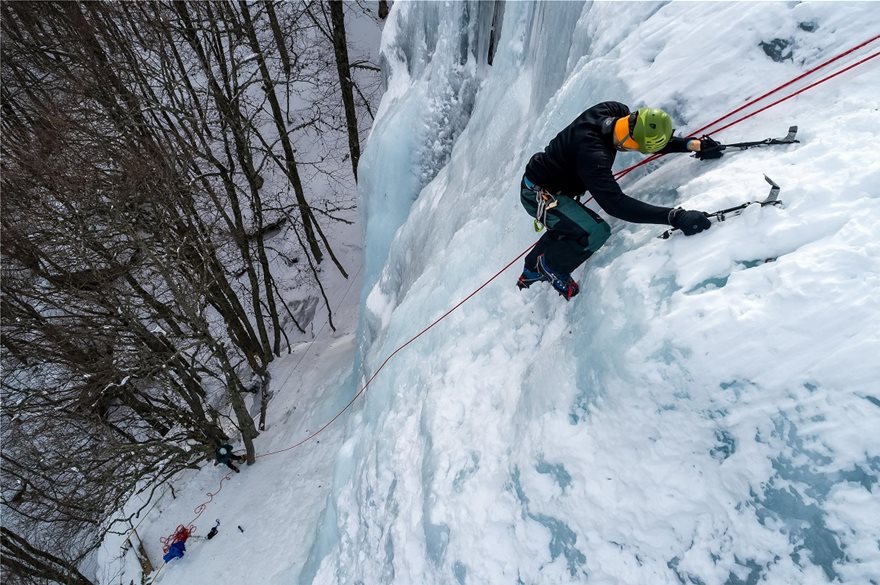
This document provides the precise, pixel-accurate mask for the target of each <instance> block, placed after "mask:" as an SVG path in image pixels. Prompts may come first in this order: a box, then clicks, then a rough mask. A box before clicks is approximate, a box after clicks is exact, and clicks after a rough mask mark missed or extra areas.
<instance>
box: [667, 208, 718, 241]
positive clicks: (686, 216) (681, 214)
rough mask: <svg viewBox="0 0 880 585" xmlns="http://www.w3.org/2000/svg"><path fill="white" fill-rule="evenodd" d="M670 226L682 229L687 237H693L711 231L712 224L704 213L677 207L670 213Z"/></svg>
mask: <svg viewBox="0 0 880 585" xmlns="http://www.w3.org/2000/svg"><path fill="white" fill-rule="evenodd" d="M669 225H671V226H672V227H674V228H678V229H680V230H681V231H682V232H683V233H684V235H686V236H692V235H694V234H698V233H700V232H701V231H703V230H707V229H709V227H710V226H711V225H712V222H711V221H709V218H708V216H707V215H706V214H705V213H704V212H702V211H685V210H684V209H682V208H681V207H676V208H675V209H673V210H672V211H670V212H669Z"/></svg>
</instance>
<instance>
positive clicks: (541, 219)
mask: <svg viewBox="0 0 880 585" xmlns="http://www.w3.org/2000/svg"><path fill="white" fill-rule="evenodd" d="M523 185H525V186H526V189H528V190H530V191H534V193H535V203H536V205H537V211H536V212H535V221H534V225H535V231H536V232H540V231H541V230H543V229H544V226H546V225H547V212H548V211H549V210H551V209H553V208H554V207H556V206H557V205H559V200H557V199H556V197H555V196H554V195H553V194H552V193H550V192H549V191H548V190H547V189H545V188H543V187H540V186H538V185H536V184H535V183H533V182H532V181H530V180H529V178H528V177H526V176H525V175H523Z"/></svg>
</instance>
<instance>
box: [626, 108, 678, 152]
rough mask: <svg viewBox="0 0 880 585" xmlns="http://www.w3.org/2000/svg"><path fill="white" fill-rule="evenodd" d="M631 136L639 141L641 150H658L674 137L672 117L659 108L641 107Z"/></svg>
mask: <svg viewBox="0 0 880 585" xmlns="http://www.w3.org/2000/svg"><path fill="white" fill-rule="evenodd" d="M631 136H632V139H633V140H635V141H636V143H638V145H639V151H640V152H642V153H644V154H650V153H652V152H657V151H658V150H661V149H662V148H663V147H664V146H666V144H667V143H668V142H669V139H670V138H672V118H670V117H669V114H667V113H666V112H664V111H663V110H660V109H658V108H641V109H639V111H638V116H637V117H636V123H635V126H634V127H633V129H632V134H631Z"/></svg>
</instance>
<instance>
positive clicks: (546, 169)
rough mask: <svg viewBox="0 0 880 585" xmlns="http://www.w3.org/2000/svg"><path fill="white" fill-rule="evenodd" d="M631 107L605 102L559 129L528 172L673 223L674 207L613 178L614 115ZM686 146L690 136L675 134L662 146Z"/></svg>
mask: <svg viewBox="0 0 880 585" xmlns="http://www.w3.org/2000/svg"><path fill="white" fill-rule="evenodd" d="M629 113H630V111H629V108H628V107H626V106H625V105H624V104H621V103H620V102H602V103H600V104H596V105H595V106H593V107H592V108H590V109H588V110H586V111H585V112H584V113H582V114H581V115H580V116H578V117H577V118H576V119H575V121H574V122H572V123H571V124H569V125H568V126H567V127H566V128H565V129H563V130H562V131H561V132H560V133H559V134H557V135H556V138H554V139H553V140H551V141H550V144H548V145H547V148H545V149H544V152H539V153H537V154H535V155H533V156H532V158H531V160H529V163H528V164H527V165H526V176H527V177H528V178H529V180H530V181H532V182H533V183H535V184H537V185H540V186H541V187H543V188H545V189H547V190H548V191H550V192H551V193H556V194H560V193H562V194H566V195H580V194H581V193H584V192H586V191H589V192H590V195H592V196H593V199H595V200H596V203H598V204H599V206H600V207H601V208H602V209H603V210H605V211H606V212H607V213H608V214H610V215H613V216H614V217H617V218H620V219H623V220H626V221H631V222H634V223H656V224H666V223H669V222H668V217H669V212H670V210H671V209H672V208H671V207H658V206H656V205H650V204H648V203H643V202H641V201H639V200H638V199H633V198H632V197H629V196H628V195H625V194H624V193H623V191H621V190H620V186H619V185H618V184H617V181H615V180H614V173H613V172H612V171H611V167H612V165H613V164H614V157H615V156H616V155H617V149H616V148H615V147H614V121H615V120H616V119H617V118H621V117H623V116H626V115H629ZM687 151H688V150H687V139H685V138H679V137H672V139H671V140H670V141H669V144H667V145H666V147H665V148H663V150H661V151H660V152H661V153H664V154H665V153H669V152H687Z"/></svg>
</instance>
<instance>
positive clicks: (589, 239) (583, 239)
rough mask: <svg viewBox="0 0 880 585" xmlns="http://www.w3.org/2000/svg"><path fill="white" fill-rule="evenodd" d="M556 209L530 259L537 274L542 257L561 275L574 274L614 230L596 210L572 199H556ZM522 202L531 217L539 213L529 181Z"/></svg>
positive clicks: (523, 188)
mask: <svg viewBox="0 0 880 585" xmlns="http://www.w3.org/2000/svg"><path fill="white" fill-rule="evenodd" d="M555 197H556V202H557V203H556V206H555V207H553V208H551V209H548V210H547V213H546V216H545V219H546V221H545V222H543V223H544V225H545V226H546V228H547V231H546V232H545V233H544V235H543V236H541V239H540V240H538V243H537V244H536V245H535V247H534V248H532V251H531V252H529V254H528V256H526V267H527V268H529V269H531V270H535V267H536V266H537V263H538V256H540V255H541V254H543V255H544V260H545V261H546V262H547V264H548V265H549V266H550V268H552V269H553V270H556V271H557V272H567V273H569V274H570V273H571V272H573V271H574V269H575V268H577V267H578V266H580V265H581V264H583V263H584V262H586V260H587V258H589V257H590V256H592V255H593V252H595V251H596V250H598V249H599V248H601V247H602V245H603V244H604V243H605V241H606V240H608V236H610V235H611V227H610V226H609V225H608V222H606V221H605V220H604V219H602V218H601V217H599V215H598V214H597V213H595V212H594V211H593V210H592V209H589V208H587V207H586V206H584V205H581V204H580V202H578V201H576V200H575V199H574V198H572V197H571V196H568V195H556V196H555ZM520 201H521V202H522V204H523V207H525V208H526V211H528V212H529V215H531V216H532V217H535V216H536V214H537V213H538V201H539V195H538V191H537V187H536V189H530V188H529V187H527V186H526V178H525V175H524V176H523V181H522V183H521V185H520Z"/></svg>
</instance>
